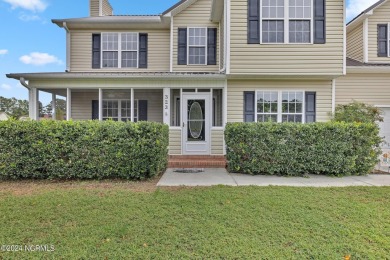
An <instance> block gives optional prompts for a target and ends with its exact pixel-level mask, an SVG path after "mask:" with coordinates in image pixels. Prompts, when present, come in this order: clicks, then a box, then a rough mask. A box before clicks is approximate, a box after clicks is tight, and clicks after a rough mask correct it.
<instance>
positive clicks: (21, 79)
mask: <svg viewBox="0 0 390 260" xmlns="http://www.w3.org/2000/svg"><path fill="white" fill-rule="evenodd" d="M19 81H20V84H22V86H23V87H25V88H27V89H28V90H30V89H31V88H30V86H29V85H28V84H27V82H26V80H25V79H24V78H23V77H20V79H19Z"/></svg>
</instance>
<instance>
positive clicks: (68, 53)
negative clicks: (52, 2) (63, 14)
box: [62, 22, 70, 72]
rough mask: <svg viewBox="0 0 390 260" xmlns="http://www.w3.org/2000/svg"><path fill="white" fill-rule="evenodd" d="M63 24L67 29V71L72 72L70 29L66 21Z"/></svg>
mask: <svg viewBox="0 0 390 260" xmlns="http://www.w3.org/2000/svg"><path fill="white" fill-rule="evenodd" d="M62 26H63V27H64V29H65V31H66V72H70V31H69V28H68V26H67V25H66V22H63V24H62Z"/></svg>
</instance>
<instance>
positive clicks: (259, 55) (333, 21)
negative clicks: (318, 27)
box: [230, 0, 345, 75]
mask: <svg viewBox="0 0 390 260" xmlns="http://www.w3.org/2000/svg"><path fill="white" fill-rule="evenodd" d="M247 3H248V0H231V10H232V11H231V19H230V20H231V65H230V66H231V70H230V72H231V74H277V75H291V74H316V75H324V74H331V75H342V74H343V64H344V61H343V49H344V48H343V46H344V40H343V31H344V26H345V25H344V18H343V17H344V11H343V10H344V4H343V3H344V1H343V0H327V1H326V44H248V43H247V31H248V29H247V13H248V4H247Z"/></svg>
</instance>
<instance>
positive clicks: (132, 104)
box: [130, 88, 134, 122]
mask: <svg viewBox="0 0 390 260" xmlns="http://www.w3.org/2000/svg"><path fill="white" fill-rule="evenodd" d="M130 93H131V94H130V106H131V109H130V111H131V113H130V117H131V122H134V89H133V88H132V89H131V91H130Z"/></svg>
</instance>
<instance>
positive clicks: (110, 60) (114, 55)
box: [103, 51, 118, 68]
mask: <svg viewBox="0 0 390 260" xmlns="http://www.w3.org/2000/svg"><path fill="white" fill-rule="evenodd" d="M103 68H118V52H117V51H103Z"/></svg>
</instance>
